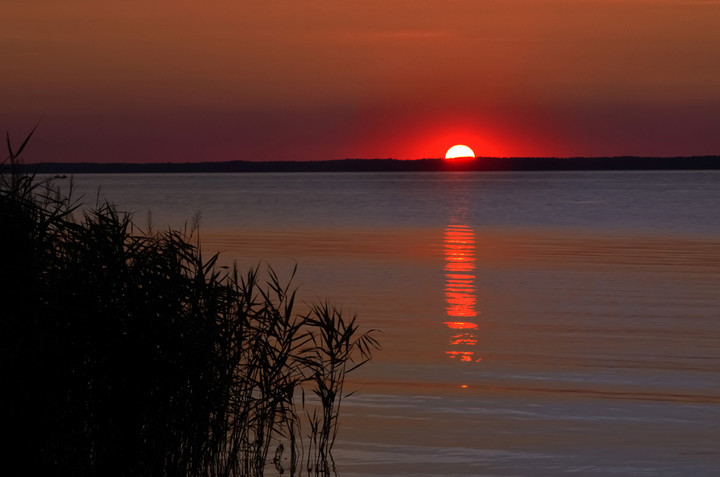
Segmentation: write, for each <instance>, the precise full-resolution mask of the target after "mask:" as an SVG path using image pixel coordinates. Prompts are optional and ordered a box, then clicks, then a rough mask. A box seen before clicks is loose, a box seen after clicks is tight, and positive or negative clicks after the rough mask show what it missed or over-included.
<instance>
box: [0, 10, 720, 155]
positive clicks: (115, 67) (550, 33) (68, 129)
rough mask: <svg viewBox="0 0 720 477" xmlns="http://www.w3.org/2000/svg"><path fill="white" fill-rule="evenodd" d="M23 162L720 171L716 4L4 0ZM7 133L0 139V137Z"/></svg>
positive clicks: (2, 58)
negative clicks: (716, 160) (460, 161)
mask: <svg viewBox="0 0 720 477" xmlns="http://www.w3.org/2000/svg"><path fill="white" fill-rule="evenodd" d="M0 13H2V19H3V21H2V28H0V128H2V129H3V130H8V131H9V132H10V133H11V136H12V137H13V138H15V139H16V141H17V142H19V141H20V140H21V139H22V137H23V135H24V134H26V133H27V132H28V131H29V130H30V129H31V128H32V126H33V125H34V124H35V123H36V122H37V121H38V120H39V119H41V124H40V128H39V130H38V132H37V133H36V136H35V137H34V138H33V141H32V143H31V144H30V145H29V146H28V149H27V155H26V156H25V160H26V161H29V162H36V161H44V162H51V161H97V162H108V161H123V162H166V161H210V160H235V159H242V160H295V159H297V160H314V159H321V160H323V159H340V158H348V157H351V158H358V157H360V158H386V157H394V158H399V159H413V158H422V157H442V156H443V155H444V153H445V150H446V149H447V148H448V147H450V146H451V145H453V144H455V143H463V144H467V145H468V146H470V147H471V148H473V150H474V151H475V152H476V154H478V155H485V156H580V155H583V156H601V155H658V156H672V155H706V154H720V60H719V59H720V27H719V26H720V1H718V0H715V1H713V0H363V1H362V2H359V1H358V2H348V1H338V0H333V1H324V0H323V1H315V0H310V1H302V2H298V1H290V0H268V1H265V2H241V1H237V0H206V1H202V2H200V1H182V0H174V1H170V0H163V1H159V0H103V1H97V0H62V1H59V0H33V1H23V0H4V1H3V5H2V7H0ZM3 132H4V131H3Z"/></svg>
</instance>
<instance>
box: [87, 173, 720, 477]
mask: <svg viewBox="0 0 720 477" xmlns="http://www.w3.org/2000/svg"><path fill="white" fill-rule="evenodd" d="M98 188H100V189H99V191H98ZM75 192H76V194H79V195H84V200H85V202H89V203H94V202H95V201H96V198H97V197H100V198H102V197H107V198H108V199H109V200H110V201H112V202H114V203H115V204H117V205H118V207H119V209H121V210H129V211H133V212H134V214H135V219H136V222H137V223H138V224H140V225H144V224H145V223H146V221H147V212H148V211H151V212H152V214H151V216H152V222H153V223H154V225H155V226H156V227H166V226H168V225H170V226H174V227H178V226H182V225H183V224H184V223H186V222H187V223H191V222H192V221H193V217H199V222H200V225H201V228H200V237H201V240H202V244H203V250H204V251H206V253H212V252H215V251H220V252H221V254H222V255H221V262H222V263H230V262H232V261H237V263H238V264H239V265H240V267H241V268H247V267H251V266H254V265H257V264H258V263H269V264H271V265H272V266H273V267H274V268H275V269H276V270H277V271H278V272H279V273H280V275H281V276H288V275H289V274H290V272H291V271H292V268H293V267H294V265H295V264H297V265H298V272H297V275H296V277H295V281H294V283H295V284H296V285H297V286H299V287H300V291H299V294H300V298H301V299H304V300H305V301H307V302H311V301H313V300H316V299H323V298H328V299H330V300H331V301H332V302H334V303H336V304H337V305H339V306H341V307H342V308H343V310H345V311H346V312H347V313H353V312H357V313H358V315H359V318H360V322H361V324H362V325H363V326H364V327H365V328H376V329H379V330H381V334H379V335H378V338H379V339H380V341H381V343H382V346H383V349H382V351H380V352H378V353H377V354H376V355H375V357H374V359H373V360H372V361H371V362H370V363H369V364H367V365H366V366H365V367H364V368H361V369H359V370H358V371H357V373H356V374H354V375H353V376H352V379H351V381H350V382H349V383H348V387H347V389H346V390H348V391H351V390H357V393H356V394H355V395H353V396H352V397H350V398H348V399H347V400H346V401H344V402H343V409H344V410H343V411H342V412H341V428H340V432H339V435H338V440H337V442H336V446H335V452H334V455H335V459H336V461H337V464H338V470H339V472H340V475H341V476H344V477H354V476H384V475H402V476H423V477H425V476H478V475H483V476H517V475H531V476H557V475H565V474H574V475H583V476H610V475H613V476H617V475H623V476H624V475H628V476H688V475H693V476H716V475H720V171H694V172H677V171H675V172H661V171H649V172H628V171H623V172H532V173H531V172H494V173H487V172H485V173H462V172H458V173H429V172H428V173H422V172H415V173H289V174H273V173H267V174H130V175H123V174H106V175H95V174H87V175H78V176H76V177H75Z"/></svg>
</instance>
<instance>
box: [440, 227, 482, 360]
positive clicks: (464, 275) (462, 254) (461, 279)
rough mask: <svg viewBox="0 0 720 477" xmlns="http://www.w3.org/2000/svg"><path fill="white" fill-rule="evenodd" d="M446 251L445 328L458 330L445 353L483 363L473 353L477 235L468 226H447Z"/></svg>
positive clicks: (475, 312) (458, 358)
mask: <svg viewBox="0 0 720 477" xmlns="http://www.w3.org/2000/svg"><path fill="white" fill-rule="evenodd" d="M443 245H444V251H445V290H444V292H445V302H446V304H447V306H446V307H445V310H446V312H447V315H448V319H447V321H445V325H446V326H447V327H448V328H450V329H451V330H454V331H456V333H455V334H453V335H452V336H451V337H450V346H452V349H451V350H450V351H446V352H445V353H446V354H447V356H448V357H449V358H451V359H457V360H459V361H465V362H471V361H481V360H482V358H479V357H477V356H476V355H475V351H470V350H469V349H468V348H469V347H474V346H476V345H477V343H478V339H477V334H476V331H477V329H478V325H477V323H474V322H472V321H470V320H471V319H472V318H475V317H477V315H478V312H477V311H476V309H475V307H476V304H477V303H476V288H475V274H474V273H475V233H474V231H473V230H472V229H471V228H470V227H469V226H467V225H448V226H447V228H446V229H445V238H444V241H443Z"/></svg>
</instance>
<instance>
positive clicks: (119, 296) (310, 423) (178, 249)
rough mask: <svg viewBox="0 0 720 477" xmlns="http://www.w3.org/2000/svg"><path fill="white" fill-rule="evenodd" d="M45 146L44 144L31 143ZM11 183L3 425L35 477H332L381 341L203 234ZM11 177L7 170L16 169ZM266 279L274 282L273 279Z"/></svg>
mask: <svg viewBox="0 0 720 477" xmlns="http://www.w3.org/2000/svg"><path fill="white" fill-rule="evenodd" d="M33 132H34V130H33ZM31 136H32V133H30V134H29V135H28V137H27V138H26V139H25V141H24V142H23V143H22V145H21V146H20V147H19V148H18V149H17V150H14V149H13V147H12V146H11V143H10V139H9V136H8V138H7V139H8V140H7V146H8V152H9V156H8V158H7V159H6V160H5V161H4V163H3V164H2V166H3V167H4V169H5V172H3V173H2V174H1V175H0V223H1V224H2V232H1V233H0V264H2V265H1V266H2V273H1V274H0V276H1V278H0V293H1V294H2V295H1V296H2V305H1V306H2V310H3V312H2V319H1V320H0V322H1V325H0V326H2V329H1V330H0V331H1V332H0V373H2V374H1V376H2V380H3V391H2V393H0V396H2V397H0V413H2V414H1V418H2V422H3V430H4V431H3V432H4V434H5V437H6V439H5V441H6V442H9V444H8V445H6V446H5V447H4V450H3V454H4V459H5V465H6V467H7V468H21V469H23V472H24V473H27V474H29V475H42V474H46V475H79V476H86V475H88V476H89V475H103V476H115V475H117V476H120V475H122V476H146V475H147V476H158V475H163V476H190V475H192V476H196V475H205V476H257V475H264V474H265V473H266V471H269V469H270V470H272V469H275V471H276V472H278V473H284V472H287V473H288V474H289V475H330V474H331V473H333V472H335V469H334V462H333V459H332V455H331V450H332V445H333V442H334V439H335V435H336V433H337V430H338V417H339V408H340V404H341V401H342V398H343V397H344V396H343V392H344V391H343V386H344V380H345V376H346V375H347V373H349V372H351V371H353V370H354V369H356V368H357V367H358V366H361V365H362V364H364V363H366V362H367V361H368V360H369V359H370V358H371V353H372V351H373V350H375V349H378V348H379V345H378V342H377V341H376V339H375V337H374V332H373V331H374V330H369V331H366V332H360V330H359V328H358V323H357V318H356V316H352V317H350V318H345V317H343V315H342V313H341V311H340V310H338V309H336V308H335V307H333V306H332V305H330V304H328V303H319V304H315V305H310V306H307V307H305V308H306V309H304V311H301V312H299V311H297V309H298V308H299V307H298V306H297V305H296V290H295V289H294V288H293V287H292V285H291V282H292V279H290V280H289V281H287V282H283V281H282V280H280V279H279V277H278V275H277V274H276V273H275V272H274V271H273V270H272V268H270V267H268V268H267V269H261V267H260V266H258V267H255V268H253V269H251V270H248V271H247V272H244V273H241V272H240V271H239V270H238V269H237V268H236V267H233V268H232V269H230V270H225V271H223V270H222V269H221V268H219V267H217V266H216V263H217V260H218V255H217V254H215V255H212V256H210V257H204V256H203V255H202V253H201V250H200V247H199V244H198V242H197V238H196V237H197V234H196V233H195V232H196V230H195V228H194V227H192V226H189V227H188V226H186V227H185V228H183V229H181V230H172V229H170V230H162V231H160V230H154V229H152V228H151V227H150V226H148V227H146V228H145V229H142V228H140V227H138V226H137V225H136V224H134V222H133V221H132V219H131V217H130V216H129V215H128V214H124V213H120V212H118V211H117V210H116V208H115V207H114V206H113V205H112V204H109V203H101V204H98V205H96V206H95V207H94V208H91V209H86V208H83V207H81V204H80V202H78V201H75V200H73V198H72V186H71V191H70V192H69V193H68V194H66V195H63V194H61V193H60V192H59V189H57V188H56V187H55V186H54V185H53V183H52V182H51V181H40V180H37V179H36V177H35V176H33V175H32V174H25V173H22V172H21V171H20V170H19V168H18V167H17V166H18V164H19V155H20V153H21V152H22V151H23V149H24V148H25V146H26V145H27V143H28V140H29V139H30V137H31ZM8 166H9V167H8ZM262 276H265V278H261V277H262Z"/></svg>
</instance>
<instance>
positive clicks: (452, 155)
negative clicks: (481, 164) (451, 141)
mask: <svg viewBox="0 0 720 477" xmlns="http://www.w3.org/2000/svg"><path fill="white" fill-rule="evenodd" d="M474 157H475V153H474V152H473V150H472V149H470V148H469V147H467V146H463V145H462V144H458V145H456V146H453V147H451V148H450V149H448V151H447V152H446V153H445V159H459V158H474Z"/></svg>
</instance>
